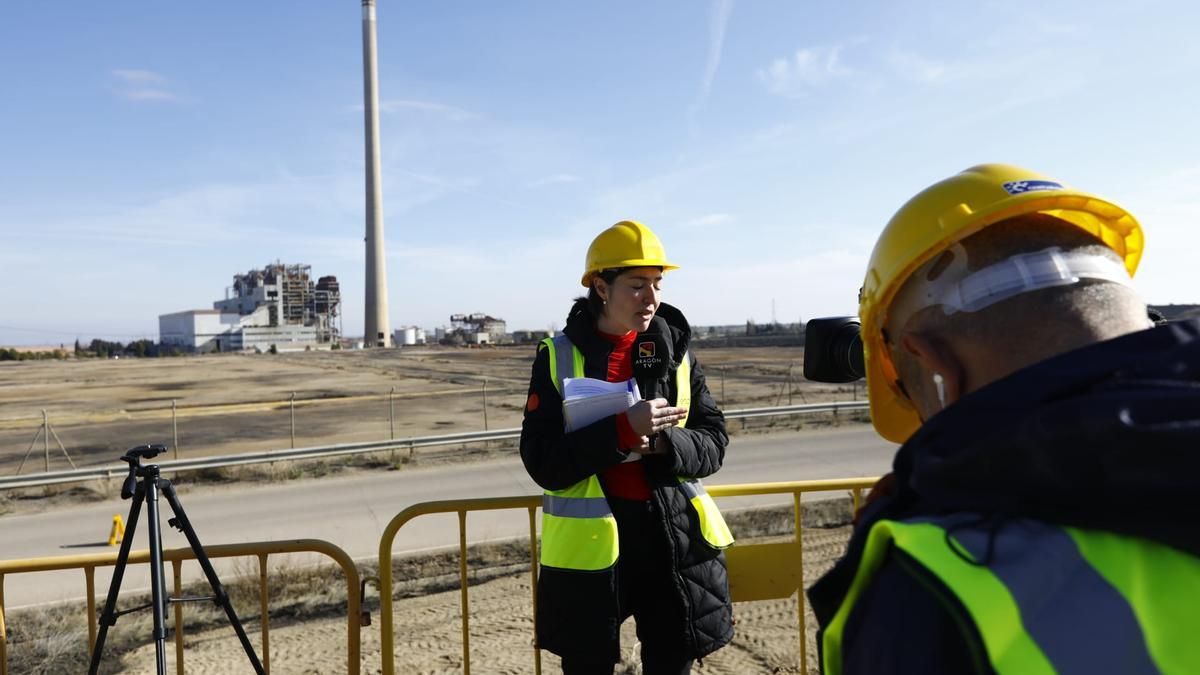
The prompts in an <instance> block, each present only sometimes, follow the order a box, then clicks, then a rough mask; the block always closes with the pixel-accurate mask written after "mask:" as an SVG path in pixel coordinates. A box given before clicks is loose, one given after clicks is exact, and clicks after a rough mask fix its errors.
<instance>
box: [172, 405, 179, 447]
mask: <svg viewBox="0 0 1200 675" xmlns="http://www.w3.org/2000/svg"><path fill="white" fill-rule="evenodd" d="M176 412H177V408H176V400H175V399H171V439H172V442H173V444H172V446H171V447H173V448H175V459H179V419H178V417H177V416H176Z"/></svg>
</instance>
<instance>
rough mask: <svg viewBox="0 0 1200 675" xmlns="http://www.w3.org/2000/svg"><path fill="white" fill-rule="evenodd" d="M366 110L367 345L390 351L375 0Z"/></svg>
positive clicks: (367, 38)
mask: <svg viewBox="0 0 1200 675" xmlns="http://www.w3.org/2000/svg"><path fill="white" fill-rule="evenodd" d="M362 8H363V100H364V102H363V110H364V111H365V117H366V120H365V122H366V147H367V157H366V159H367V161H366V165H367V236H366V242H367V273H366V291H367V292H366V297H367V308H366V325H365V327H364V328H363V344H364V345H365V346H367V347H390V346H391V344H392V329H391V326H390V325H389V322H388V291H387V261H386V258H385V257H384V251H385V248H384V245H383V194H382V189H381V186H380V176H379V174H380V172H379V77H378V74H377V73H376V70H377V63H376V58H375V0H363V3H362Z"/></svg>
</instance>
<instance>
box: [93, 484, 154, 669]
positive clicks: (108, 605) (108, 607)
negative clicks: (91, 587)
mask: <svg viewBox="0 0 1200 675" xmlns="http://www.w3.org/2000/svg"><path fill="white" fill-rule="evenodd" d="M145 498H146V491H145V490H144V489H143V488H142V487H141V486H138V489H137V492H134V493H133V503H132V504H130V505H129V518H127V519H126V521H125V538H124V539H122V540H121V551H120V553H118V554H117V562H116V564H115V565H114V566H113V575H112V582H111V583H110V584H109V585H108V599H107V600H105V601H104V611H103V612H101V613H100V630H99V632H97V633H96V644H95V646H93V647H92V662H91V665H90V666H88V674H89V675H96V669H97V668H99V667H100V655H101V654H102V653H104V639H105V638H106V637H108V627H109V626H111V625H113V624H115V623H116V622H117V616H116V611H117V595H118V594H119V593H120V592H121V580H122V579H123V578H124V577H125V564H126V563H127V562H128V561H129V548H130V546H131V545H132V544H133V533H134V530H136V529H137V522H138V514H140V513H141V511H142V501H144V500H145Z"/></svg>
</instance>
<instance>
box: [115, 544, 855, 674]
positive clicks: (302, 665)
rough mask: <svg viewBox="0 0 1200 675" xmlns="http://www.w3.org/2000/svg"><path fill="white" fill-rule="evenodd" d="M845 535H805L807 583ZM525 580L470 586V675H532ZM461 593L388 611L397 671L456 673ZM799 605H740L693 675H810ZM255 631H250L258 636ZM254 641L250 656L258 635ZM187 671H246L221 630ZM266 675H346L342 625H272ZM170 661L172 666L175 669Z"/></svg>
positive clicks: (549, 666) (146, 662)
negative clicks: (729, 637) (726, 640)
mask: <svg viewBox="0 0 1200 675" xmlns="http://www.w3.org/2000/svg"><path fill="white" fill-rule="evenodd" d="M849 529H850V528H849V527H846V526H843V527H837V528H830V529H819V528H810V529H807V530H806V531H805V534H804V547H805V548H804V578H805V580H806V583H812V582H813V581H815V580H816V579H817V578H819V577H820V575H821V574H823V573H824V572H825V571H826V570H828V569H829V568H830V567H831V566H832V565H833V563H834V562H835V561H836V560H837V559H838V557H840V556H841V555H842V553H843V551H844V549H845V545H846V541H847V539H848V537H849ZM530 598H531V595H530V578H529V575H528V572H527V570H526V569H525V568H523V567H522V569H521V571H520V572H513V573H511V574H509V575H506V576H501V577H498V578H492V579H490V580H487V581H483V582H481V583H477V584H473V585H472V586H471V587H470V629H471V672H472V673H480V674H493V673H496V674H504V675H508V674H513V675H515V674H519V673H532V672H534V650H533V647H532V635H533V620H532V610H531V608H530V605H531V599H530ZM460 601H461V600H460V593H459V590H458V589H457V588H455V589H452V590H446V591H442V592H438V593H433V594H429V595H420V596H417V597H412V598H408V599H402V600H398V601H397V602H396V603H395V616H396V623H395V636H396V639H395V649H394V654H395V664H396V672H397V673H404V674H406V675H410V674H411V675H442V674H450V673H462V672H463V670H464V669H463V659H462V632H461V623H460V621H459V617H460ZM797 601H798V600H797V597H796V596H795V595H793V596H792V597H791V598H788V599H786V600H769V601H761V602H746V603H737V604H735V607H734V616H735V620H736V622H737V625H736V636H735V638H734V641H733V642H732V643H731V644H730V645H728V646H727V647H725V648H724V649H722V650H720V651H718V652H716V653H715V654H713V655H711V656H710V657H708V658H706V659H704V662H703V665H699V666H697V667H695V668H694V669H693V672H694V673H696V675H718V674H719V675H755V674H758V673H801V672H812V673H815V672H817V670H816V667H817V663H816V653H817V652H816V646H815V636H816V622H815V619H813V616H812V612H811V610H808V608H807V607H806V615H807V619H806V633H807V635H806V638H807V640H808V648H807V649H808V670H807V671H805V670H801V668H800V666H799V640H798V637H799V633H798V630H799V624H798V619H797ZM372 618H373V619H374V620H373V622H372V625H371V626H367V627H364V628H363V629H362V634H361V635H362V656H363V658H362V672H363V673H380V672H382V670H381V665H380V664H381V655H380V639H379V638H380V633H379V614H378V610H377V609H376V610H375V611H374V612H373V616H372ZM257 628H258V627H257V625H255V626H247V630H249V631H255V630H257ZM251 639H252V641H253V642H254V644H255V647H256V649H260V654H261V642H260V640H259V638H258V636H257V634H254V633H252V634H251ZM621 644H622V654H623V659H622V662H621V664H620V665H619V666H618V668H617V669H616V672H617V673H619V674H622V675H633V674H640V673H641V672H642V671H641V667H640V665H639V663H638V656H637V638H636V636H635V635H634V623H633V622H632V621H627V622H626V623H625V624H624V625H623V626H622V633H621ZM186 645H187V646H186V654H185V657H184V662H185V664H186V666H187V672H188V673H194V674H198V675H216V674H218V673H220V674H224V673H232V672H245V671H246V670H248V665H247V662H246V657H245V654H244V653H242V652H241V650H240V646H239V645H238V643H237V641H236V638H234V637H233V631H232V630H231V629H230V628H228V627H223V628H221V629H215V630H211V631H207V632H204V633H200V634H197V635H193V636H190V637H189V638H188V639H187V641H186ZM270 645H271V654H270V659H271V670H272V672H276V673H303V674H314V675H315V674H322V675H324V674H327V673H344V672H346V661H345V659H346V656H345V655H346V622H345V619H344V618H330V619H324V620H317V621H306V622H304V623H299V624H292V625H278V626H273V627H272V630H271V634H270ZM173 659H174V652H173V651H172V652H171V655H170V657H169V663H170V664H173V662H174V661H173ZM541 659H542V661H541V663H542V672H544V673H557V672H560V671H559V662H558V658H557V657H556V656H554V655H553V654H550V653H548V652H542V653H541ZM123 664H124V666H125V669H124V670H123V671H122V672H127V673H136V674H138V675H141V674H150V673H153V672H154V647H153V645H148V646H146V647H142V648H140V649H139V650H137V651H135V652H133V653H131V654H129V655H127V656H126V658H124V659H123Z"/></svg>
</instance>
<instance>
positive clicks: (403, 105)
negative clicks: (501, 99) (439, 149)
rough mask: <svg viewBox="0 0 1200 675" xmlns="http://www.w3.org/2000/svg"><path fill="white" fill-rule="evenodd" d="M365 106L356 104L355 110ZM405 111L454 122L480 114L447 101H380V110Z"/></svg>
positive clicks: (386, 111)
mask: <svg viewBox="0 0 1200 675" xmlns="http://www.w3.org/2000/svg"><path fill="white" fill-rule="evenodd" d="M362 109H363V106H362V105H361V104H360V105H357V106H355V110H358V111H362ZM404 111H416V112H420V113H426V114H430V115H437V116H439V117H443V118H445V119H448V120H450V121H452V122H465V121H467V120H473V119H478V118H479V115H477V114H476V113H473V112H471V111H469V110H463V109H462V108H458V107H455V106H452V105H446V104H445V103H436V102H434V101H415V100H408V99H397V100H391V101H381V102H380V103H379V112H382V113H398V112H404Z"/></svg>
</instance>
